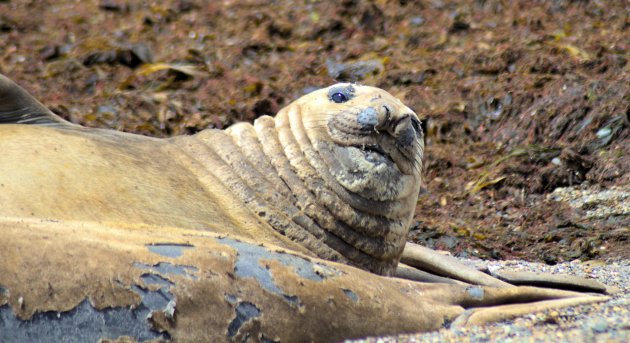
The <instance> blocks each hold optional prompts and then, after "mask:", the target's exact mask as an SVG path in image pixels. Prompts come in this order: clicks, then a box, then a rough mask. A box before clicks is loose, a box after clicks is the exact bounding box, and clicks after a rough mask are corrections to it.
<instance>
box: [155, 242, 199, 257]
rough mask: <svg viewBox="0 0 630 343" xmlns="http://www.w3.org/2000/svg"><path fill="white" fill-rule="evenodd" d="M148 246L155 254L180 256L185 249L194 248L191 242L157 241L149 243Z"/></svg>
mask: <svg viewBox="0 0 630 343" xmlns="http://www.w3.org/2000/svg"><path fill="white" fill-rule="evenodd" d="M147 248H148V249H149V251H151V252H152V253H154V254H158V255H162V256H166V257H172V258H178V257H180V256H182V255H183V254H184V249H190V248H194V246H192V245H191V244H173V243H155V244H147Z"/></svg>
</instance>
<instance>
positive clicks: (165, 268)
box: [133, 262, 197, 280]
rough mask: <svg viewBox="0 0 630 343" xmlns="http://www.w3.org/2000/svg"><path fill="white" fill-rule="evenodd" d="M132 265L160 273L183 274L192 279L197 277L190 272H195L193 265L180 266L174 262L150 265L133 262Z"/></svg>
mask: <svg viewBox="0 0 630 343" xmlns="http://www.w3.org/2000/svg"><path fill="white" fill-rule="evenodd" d="M133 266H134V267H136V268H138V269H148V270H152V271H154V272H156V273H160V274H174V275H184V276H186V277H189V278H191V279H193V280H196V279H197V277H196V276H195V275H193V274H192V272H196V271H197V268H195V267H191V266H180V265H176V264H172V263H168V262H160V263H158V264H156V265H154V266H150V265H148V264H144V263H138V262H136V263H134V264H133Z"/></svg>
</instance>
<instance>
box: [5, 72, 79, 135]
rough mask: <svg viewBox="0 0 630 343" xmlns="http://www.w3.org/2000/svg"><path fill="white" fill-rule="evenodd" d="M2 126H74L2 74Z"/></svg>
mask: <svg viewBox="0 0 630 343" xmlns="http://www.w3.org/2000/svg"><path fill="white" fill-rule="evenodd" d="M0 124H33V125H56V126H65V125H68V126H70V125H72V124H71V123H70V122H67V121H65V120H63V119H62V118H61V117H59V116H57V115H56V114H54V113H52V112H51V111H50V110H49V109H48V108H46V106H44V105H42V104H41V103H40V102H39V101H37V100H36V99H35V98H33V97H32V96H31V95H30V94H28V92H27V91H25V90H24V89H23V88H22V87H20V86H18V85H17V84H15V83H14V82H13V81H11V80H9V79H8V78H7V77H5V76H4V75H1V74H0Z"/></svg>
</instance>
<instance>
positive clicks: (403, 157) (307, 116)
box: [296, 83, 424, 201]
mask: <svg viewBox="0 0 630 343" xmlns="http://www.w3.org/2000/svg"><path fill="white" fill-rule="evenodd" d="M296 103H298V104H299V105H300V107H301V109H302V111H301V112H302V116H303V121H304V125H305V127H306V128H307V129H315V130H317V129H319V130H318V133H317V134H313V135H311V138H314V139H312V140H313V144H314V145H316V147H317V149H318V150H319V151H320V152H321V153H322V157H324V158H325V159H327V160H330V161H328V162H330V163H329V167H330V171H331V173H332V174H333V175H334V177H335V178H336V179H337V181H338V182H339V183H340V184H341V185H343V187H345V188H346V189H347V190H348V191H350V192H352V193H355V194H357V195H360V196H363V197H365V198H368V199H372V200H378V201H393V200H396V199H401V198H406V197H408V196H409V195H410V193H412V192H415V193H416V194H417V192H418V187H419V184H420V173H421V170H422V155H423V152H424V139H423V133H422V129H421V126H420V120H419V119H418V117H417V116H416V114H415V113H414V112H413V111H412V110H411V109H410V108H409V107H407V106H405V105H404V104H403V103H402V102H401V101H400V100H398V99H397V98H395V97H394V96H392V95H391V94H389V93H387V92H386V91H384V90H382V89H379V88H375V87H368V86H359V85H353V84H347V83H342V84H336V85H333V86H330V87H328V88H324V89H321V90H318V91H315V92H312V93H310V94H308V95H306V96H304V97H302V98H300V99H299V100H297V102H296Z"/></svg>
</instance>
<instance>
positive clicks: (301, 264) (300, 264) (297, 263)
mask: <svg viewBox="0 0 630 343" xmlns="http://www.w3.org/2000/svg"><path fill="white" fill-rule="evenodd" d="M219 242H221V243H225V244H227V245H229V246H230V247H232V248H234V249H236V252H237V256H236V264H235V266H234V273H235V274H236V275H237V276H239V277H252V278H254V279H256V281H258V283H259V284H260V286H261V287H262V288H264V289H265V290H267V291H268V292H271V293H274V294H277V295H280V296H282V298H283V299H284V300H285V301H286V302H288V303H289V304H290V305H295V306H298V307H300V306H301V305H300V304H301V303H300V300H299V299H298V298H297V297H295V296H290V295H287V294H285V293H284V292H283V291H282V290H281V289H280V288H279V287H278V286H277V285H276V283H275V281H274V278H273V275H272V274H271V272H270V271H269V270H268V269H266V268H265V266H264V265H263V264H262V263H261V262H262V261H263V260H274V261H278V262H280V263H282V264H283V265H285V266H289V267H291V268H292V269H293V270H294V271H295V273H296V274H298V275H299V276H301V277H303V278H305V279H308V280H313V281H323V280H324V279H325V278H326V276H325V275H322V273H321V272H319V270H322V271H324V272H325V274H326V275H331V274H334V273H335V271H334V270H331V268H330V267H327V266H323V265H319V264H315V263H313V262H310V261H308V260H306V259H304V258H302V257H298V256H295V255H291V254H286V253H270V252H269V250H267V249H265V248H263V247H261V246H258V245H253V244H249V243H244V242H239V241H237V240H234V239H231V238H221V239H219ZM228 296H229V295H228ZM226 297H227V296H226ZM228 301H229V299H228Z"/></svg>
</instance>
